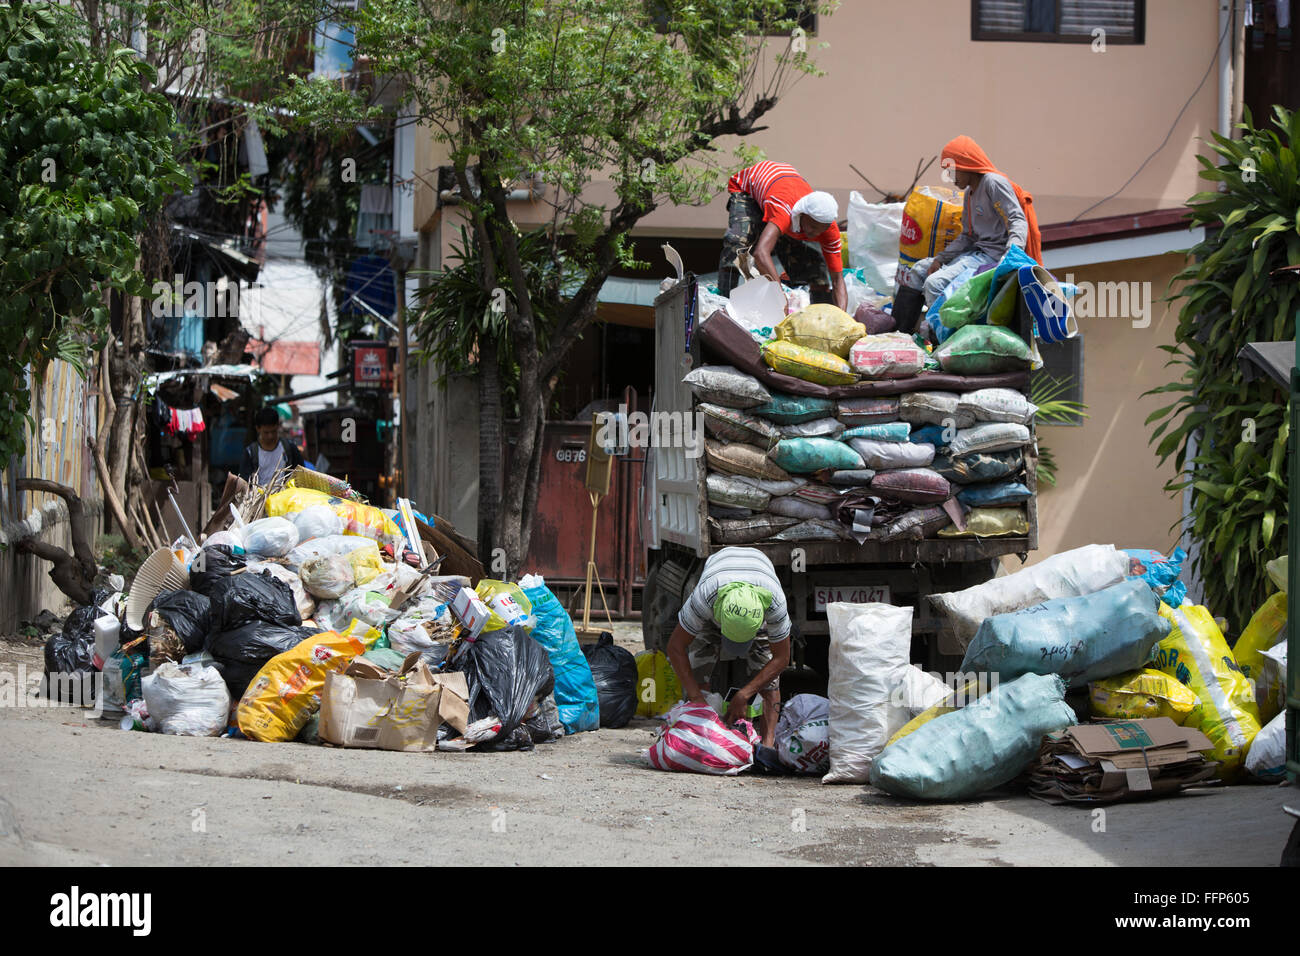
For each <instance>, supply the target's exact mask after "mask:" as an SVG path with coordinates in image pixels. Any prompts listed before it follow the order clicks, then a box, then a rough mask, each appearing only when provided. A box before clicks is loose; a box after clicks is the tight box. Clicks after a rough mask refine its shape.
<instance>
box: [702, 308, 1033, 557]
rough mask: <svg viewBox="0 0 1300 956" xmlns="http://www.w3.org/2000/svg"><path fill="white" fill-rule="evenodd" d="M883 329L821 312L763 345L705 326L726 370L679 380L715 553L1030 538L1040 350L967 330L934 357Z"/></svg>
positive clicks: (712, 322)
mask: <svg viewBox="0 0 1300 956" xmlns="http://www.w3.org/2000/svg"><path fill="white" fill-rule="evenodd" d="M878 318H879V319H880V321H879V322H877V323H875V324H874V325H873V326H872V327H873V328H874V329H877V330H878V331H876V332H874V333H871V334H868V331H867V326H866V325H865V324H864V323H862V322H860V321H855V320H854V319H853V318H851V317H850V316H849V315H848V314H847V313H845V312H842V311H840V310H839V309H837V308H836V307H835V306H832V305H811V306H808V307H807V308H804V309H802V310H801V311H799V312H797V313H795V314H793V315H790V316H787V317H786V318H784V319H783V320H781V321H780V322H779V323H778V324H777V325H776V327H775V337H774V338H773V339H772V340H770V341H767V342H765V343H764V344H762V345H761V346H759V345H758V344H757V342H756V341H755V340H754V338H753V337H752V336H751V335H750V334H749V333H748V332H746V331H745V330H744V329H743V328H741V327H740V326H739V325H738V324H736V323H735V322H734V321H733V320H732V319H731V318H730V317H729V315H728V314H726V313H723V312H717V313H714V315H713V316H711V317H710V318H709V319H708V320H707V321H706V322H704V323H703V324H702V325H701V326H700V329H699V335H700V336H701V340H702V341H703V342H704V343H705V346H706V348H707V349H708V351H710V352H711V353H712V354H714V355H715V356H717V357H719V358H721V359H722V360H723V361H725V362H726V363H727V364H719V365H705V366H701V367H699V368H696V369H693V370H692V371H691V372H689V373H687V375H686V376H685V378H684V379H683V381H684V382H685V383H686V384H688V385H689V386H690V387H691V390H692V392H693V393H694V395H695V398H696V400H697V402H698V405H697V411H698V412H699V414H700V416H701V418H702V420H703V424H704V429H705V433H706V436H707V438H706V441H705V455H706V460H707V464H708V473H707V476H706V487H707V496H708V504H709V514H708V523H709V536H710V539H711V541H712V542H713V543H716V544H750V543H754V542H760V541H810V540H827V541H853V542H857V543H858V544H862V543H864V542H866V541H894V540H899V539H907V538H911V539H919V538H927V537H929V538H933V537H940V538H949V537H951V538H960V537H976V536H978V537H989V536H1020V537H1023V536H1026V535H1028V534H1029V531H1030V520H1029V514H1028V512H1027V510H1026V505H1027V503H1028V502H1029V501H1030V499H1031V498H1032V497H1033V494H1034V492H1033V489H1032V487H1031V485H1032V481H1031V479H1030V478H1029V474H1028V471H1027V468H1026V455H1027V454H1032V449H1033V444H1034V413H1035V407H1034V406H1033V405H1032V404H1031V403H1030V402H1029V401H1028V399H1026V397H1025V395H1024V393H1023V389H1024V388H1025V387H1026V385H1027V382H1028V372H1029V369H1030V367H1031V365H1032V363H1033V354H1032V350H1031V347H1030V345H1029V344H1028V343H1026V342H1025V341H1024V340H1023V339H1021V338H1020V336H1018V335H1017V334H1016V333H1015V332H1013V331H1011V330H1010V329H1007V328H1002V327H998V326H991V325H972V326H970V327H968V328H964V329H962V330H960V331H959V332H957V333H956V334H955V335H953V336H952V337H951V338H950V339H949V340H948V341H947V342H946V343H945V344H944V345H943V346H941V347H940V348H938V349H935V350H933V351H930V350H929V349H928V348H927V347H926V345H925V344H924V343H923V342H921V341H920V340H919V339H918V338H917V337H915V336H912V335H907V334H904V333H902V332H897V331H893V328H894V327H893V323H892V319H891V318H890V316H889V315H888V314H886V313H883V312H881V313H879V316H878Z"/></svg>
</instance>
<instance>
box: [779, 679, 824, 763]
mask: <svg viewBox="0 0 1300 956" xmlns="http://www.w3.org/2000/svg"><path fill="white" fill-rule="evenodd" d="M830 727H831V702H830V701H829V700H827V699H826V698H825V697H819V696H817V695H816V694H796V695H795V696H794V697H791V698H790V700H789V701H787V702H786V705H785V706H784V707H782V708H781V719H780V720H778V721H777V724H776V752H777V756H778V757H780V759H781V763H782V764H783V765H784V766H786V767H789V768H790V769H791V770H793V771H794V772H795V773H808V774H824V773H825V772H826V771H827V770H829V769H830V762H831V761H830V752H831V751H830Z"/></svg>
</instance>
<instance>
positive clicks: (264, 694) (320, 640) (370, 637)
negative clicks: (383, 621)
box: [235, 619, 380, 742]
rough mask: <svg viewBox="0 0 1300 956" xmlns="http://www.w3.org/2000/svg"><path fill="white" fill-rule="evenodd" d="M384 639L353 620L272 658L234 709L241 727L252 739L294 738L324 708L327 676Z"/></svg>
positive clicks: (269, 740)
mask: <svg viewBox="0 0 1300 956" xmlns="http://www.w3.org/2000/svg"><path fill="white" fill-rule="evenodd" d="M379 638H380V633H379V631H377V630H375V629H374V628H373V627H369V626H367V625H366V624H365V623H364V622H362V621H358V620H355V619H354V620H353V621H352V623H351V624H349V625H348V627H347V629H346V630H345V631H344V632H343V633H342V634H340V633H338V632H337V631H322V632H321V633H319V634H313V635H312V636H311V637H309V638H307V639H306V640H305V641H303V642H302V643H301V644H299V645H298V646H297V647H294V648H292V649H290V650H287V651H285V652H284V653H283V654H277V655H275V657H273V658H271V659H270V660H269V661H267V662H266V663H265V664H264V665H263V666H262V669H261V670H260V671H258V672H257V676H256V677H254V678H253V680H252V683H250V684H249V685H248V689H247V690H245V691H244V696H243V697H241V698H240V699H239V705H238V706H237V707H236V708H235V720H236V722H237V723H238V724H239V730H240V732H241V733H243V735H244V736H245V737H247V738H249V739H250V740H261V741H266V742H276V741H284V740H293V738H295V737H297V736H298V731H300V730H302V728H303V727H304V726H306V724H307V721H308V720H310V719H311V715H312V714H313V713H314V712H315V711H316V709H317V708H318V707H320V695H321V691H322V690H323V689H324V687H325V675H326V674H327V673H329V672H330V671H334V672H336V673H342V672H343V671H344V670H345V669H346V668H347V666H348V665H349V664H351V663H352V660H353V658H355V657H359V656H360V655H362V654H364V653H365V652H366V651H368V650H370V648H372V647H374V646H375V642H376V641H378V640H379Z"/></svg>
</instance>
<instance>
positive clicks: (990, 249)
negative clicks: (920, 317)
mask: <svg viewBox="0 0 1300 956" xmlns="http://www.w3.org/2000/svg"><path fill="white" fill-rule="evenodd" d="M942 163H943V166H944V168H945V169H951V170H952V171H953V176H954V179H955V182H956V184H957V186H958V188H960V189H963V190H965V196H964V205H963V207H962V226H961V235H959V236H958V237H957V238H956V239H954V240H953V241H952V242H950V243H949V244H948V246H947V247H946V248H945V249H944V250H943V251H942V252H940V253H939V254H938V255H936V256H935V257H934V258H933V259H931V260H922V261H921V262H918V263H917V264H916V267H915V268H916V269H917V270H918V271H920V272H922V274H923V275H924V276H925V277H926V278H925V285H924V289H925V304H926V306H927V307H928V306H929V305H931V304H932V303H933V302H934V300H935V299H936V298H938V297H939V296H940V295H941V294H943V292H944V291H945V290H946V289H947V287H948V284H949V283H950V282H952V280H953V279H955V278H956V277H957V276H958V275H960V274H961V273H963V272H965V271H966V270H967V269H969V268H970V267H971V266H975V267H976V268H979V267H981V266H985V265H988V264H990V263H996V262H998V260H1000V259H1001V258H1002V257H1003V255H1005V254H1006V251H1007V247H1008V246H1010V245H1011V244H1012V243H1015V244H1016V245H1018V246H1020V247H1021V248H1022V249H1024V250H1025V252H1026V253H1028V254H1029V256H1031V257H1032V258H1034V259H1036V260H1038V262H1039V263H1040V264H1041V262H1042V239H1041V236H1040V235H1039V232H1038V217H1037V215H1036V214H1035V212H1034V205H1033V203H1034V199H1033V197H1032V196H1030V195H1029V193H1027V192H1025V191H1024V190H1023V189H1021V188H1020V187H1019V186H1018V185H1016V184H1015V183H1014V182H1012V181H1011V180H1010V179H1008V178H1007V177H1006V176H1005V175H1004V174H1003V173H1002V171H1001V170H999V169H998V168H997V167H996V166H994V165H993V162H992V160H990V159H989V158H988V155H987V154H986V153H985V152H984V150H982V149H980V148H979V145H978V144H976V142H975V141H974V140H973V139H971V138H970V137H969V136H958V137H957V138H956V139H954V140H952V141H950V142H949V143H948V145H946V146H945V147H944V148H943V154H942Z"/></svg>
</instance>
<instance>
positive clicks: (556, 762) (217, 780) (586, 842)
mask: <svg viewBox="0 0 1300 956" xmlns="http://www.w3.org/2000/svg"><path fill="white" fill-rule="evenodd" d="M19 663H25V664H26V665H27V667H28V670H29V673H39V670H40V656H39V651H38V649H35V648H30V647H23V646H20V645H17V644H12V643H7V642H0V672H8V673H10V674H13V673H14V672H15V669H16V665H17V664H19ZM655 726H656V725H655V723H654V722H653V721H647V720H637V721H634V722H633V724H632V725H631V726H629V727H626V728H624V729H621V730H604V731H600V732H598V733H589V734H579V735H577V736H575V737H570V738H566V739H565V740H563V741H559V742H557V743H554V744H550V745H546V746H542V747H539V748H538V749H537V750H535V751H533V752H531V753H504V754H399V753H385V752H380V751H362V750H355V751H342V750H335V749H331V748H327V747H313V746H307V745H302V744H259V743H253V742H249V741H236V740H225V739H219V738H206V739H195V738H181V737H166V736H162V735H157V734H141V733H128V732H123V731H120V730H118V729H117V728H116V726H114V725H109V724H108V723H106V722H100V721H95V720H93V719H87V718H86V716H85V712H83V711H80V710H77V709H73V708H70V707H55V708H50V709H30V708H26V707H22V708H19V707H13V706H4V707H0V864H16V863H29V864H31V863H35V864H68V863H76V864H100V863H104V864H111V865H125V864H144V865H150V864H157V865H169V866H194V865H228V864H235V865H238V864H272V865H274V864H291V865H295V866H300V865H304V864H339V863H343V864H379V863H395V864H403V863H410V864H428V863H432V862H443V861H448V860H450V861H454V862H456V863H482V864H512V863H520V864H546V865H590V864H599V863H613V864H618V863H636V864H643V865H661V864H670V865H672V864H705V865H710V866H717V865H723V864H728V863H741V864H752V865H773V864H778V865H779V864H785V865H800V864H849V865H861V866H872V865H898V864H921V865H930V864H934V865H982V866H990V865H992V866H1006V865H1025V864H1037V865H1101V866H1105V865H1119V866H1124V865H1136V864H1160V865H1171V866H1184V865H1187V866H1211V865H1212V866H1224V865H1259V866H1273V865H1276V863H1277V860H1278V857H1279V855H1280V853H1281V850H1282V846H1283V844H1284V843H1285V840H1286V836H1287V834H1288V832H1289V830H1290V827H1289V822H1290V819H1289V818H1288V817H1286V816H1285V815H1284V814H1283V813H1281V811H1280V808H1281V806H1282V804H1283V803H1284V802H1287V803H1291V804H1292V805H1295V804H1297V803H1300V794H1297V792H1296V790H1295V789H1294V788H1291V787H1260V786H1242V787H1235V788H1231V789H1224V790H1218V791H1205V792H1200V793H1196V794H1186V795H1183V796H1180V797H1177V798H1171V799H1164V800H1160V801H1155V802H1150V803H1146V804H1127V805H1120V806H1115V807H1111V808H1108V809H1107V810H1106V814H1105V818H1104V825H1105V829H1104V831H1100V830H1098V829H1097V826H1098V821H1097V819H1095V818H1094V817H1093V815H1092V813H1091V811H1089V810H1088V809H1080V808H1073V807H1055V806H1049V805H1047V804H1044V803H1041V802H1039V801H1037V800H1033V799H1031V798H1029V797H1026V796H1023V795H1019V794H1006V795H999V796H994V797H992V798H990V799H985V800H982V801H979V802H970V803H961V804H946V805H934V804H912V803H906V802H900V801H897V800H894V799H892V798H890V797H887V796H885V795H883V794H879V793H877V792H875V791H873V790H872V789H871V788H868V787H857V786H841V787H824V786H821V785H820V784H819V783H817V782H816V781H815V780H800V779H788V778H783V779H777V778H764V777H742V778H715V777H705V776H697V775H692V774H667V773H662V772H659V771H655V770H651V769H649V768H648V767H646V766H645V765H644V764H643V763H642V761H641V758H640V751H641V750H642V749H643V748H645V747H646V746H647V745H649V743H650V741H651V738H652V735H653V730H654V727H655Z"/></svg>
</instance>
